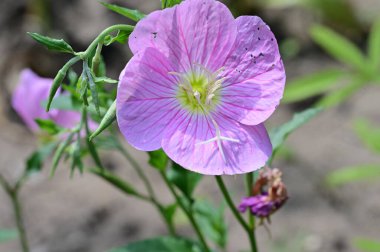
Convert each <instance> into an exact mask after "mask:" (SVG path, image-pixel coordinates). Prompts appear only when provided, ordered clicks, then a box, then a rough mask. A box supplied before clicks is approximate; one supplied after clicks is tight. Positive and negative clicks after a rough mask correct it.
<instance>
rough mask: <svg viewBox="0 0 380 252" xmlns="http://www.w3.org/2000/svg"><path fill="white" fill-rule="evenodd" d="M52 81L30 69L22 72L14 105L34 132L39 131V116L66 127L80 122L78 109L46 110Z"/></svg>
mask: <svg viewBox="0 0 380 252" xmlns="http://www.w3.org/2000/svg"><path fill="white" fill-rule="evenodd" d="M52 83H53V79H49V78H42V77H40V76H38V75H37V74H35V73H34V72H33V71H32V70H30V69H24V70H23V71H22V72H21V75H20V81H19V84H18V86H17V88H16V90H15V91H14V93H13V96H12V107H13V108H14V110H16V112H17V113H18V114H19V116H20V117H21V119H22V120H23V121H24V122H25V124H26V125H27V126H28V128H29V129H31V130H32V131H33V132H38V131H39V127H38V124H37V123H36V122H35V119H37V118H39V119H50V120H52V121H54V122H55V123H56V124H57V125H59V126H61V127H64V128H72V127H74V126H76V125H77V124H78V123H79V122H80V119H81V114H80V113H79V112H76V111H68V110H57V109H52V110H50V111H49V112H46V110H45V108H44V107H43V106H42V102H43V101H45V100H46V99H47V98H48V97H49V91H50V87H51V85H52ZM61 95H65V94H61ZM93 124H94V123H93V122H91V125H93Z"/></svg>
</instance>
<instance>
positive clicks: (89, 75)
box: [83, 61, 100, 115]
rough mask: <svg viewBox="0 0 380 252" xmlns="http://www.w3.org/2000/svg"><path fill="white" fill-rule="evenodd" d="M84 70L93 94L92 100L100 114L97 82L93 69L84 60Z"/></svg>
mask: <svg viewBox="0 0 380 252" xmlns="http://www.w3.org/2000/svg"><path fill="white" fill-rule="evenodd" d="M83 71H84V73H85V78H86V80H87V81H88V84H89V87H90V91H91V96H92V102H93V103H94V105H95V109H96V112H97V113H98V115H100V108H99V107H100V102H99V95H98V90H97V86H96V83H95V81H94V78H93V76H92V73H91V70H90V68H89V67H88V64H87V62H86V61H83Z"/></svg>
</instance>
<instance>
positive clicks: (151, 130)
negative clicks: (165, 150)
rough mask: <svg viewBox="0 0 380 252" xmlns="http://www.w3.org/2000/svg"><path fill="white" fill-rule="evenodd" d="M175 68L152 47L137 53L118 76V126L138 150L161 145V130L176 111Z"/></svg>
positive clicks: (177, 108) (151, 148)
mask: <svg viewBox="0 0 380 252" xmlns="http://www.w3.org/2000/svg"><path fill="white" fill-rule="evenodd" d="M173 69H176V68H175V67H174V66H171V65H170V62H169V61H168V60H167V59H166V57H165V56H164V55H163V54H162V53H160V52H159V51H158V50H156V49H154V48H147V49H146V50H145V51H143V52H141V53H138V54H136V55H135V56H133V58H132V59H131V60H130V61H129V63H128V64H127V66H126V67H125V69H124V70H123V72H122V73H121V75H120V82H119V86H118V93H117V98H116V99H117V101H116V106H117V107H116V109H117V121H118V124H119V128H120V130H121V132H122V133H123V135H124V137H125V138H126V139H127V141H128V142H129V143H130V144H131V145H132V146H134V147H135V148H137V149H139V150H144V151H152V150H156V149H159V148H161V139H162V133H163V131H164V129H165V127H166V126H167V124H168V122H169V121H170V119H171V118H172V117H173V116H174V114H175V113H176V112H178V110H179V102H178V100H177V99H176V97H175V90H176V88H177V84H176V83H177V82H178V80H177V78H178V77H176V76H173V75H170V74H169V72H170V71H172V70H173Z"/></svg>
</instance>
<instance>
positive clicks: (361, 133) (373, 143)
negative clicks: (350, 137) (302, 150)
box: [354, 119, 380, 153]
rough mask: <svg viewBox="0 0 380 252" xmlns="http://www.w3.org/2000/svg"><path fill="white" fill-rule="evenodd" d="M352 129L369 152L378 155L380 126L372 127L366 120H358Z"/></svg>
mask: <svg viewBox="0 0 380 252" xmlns="http://www.w3.org/2000/svg"><path fill="white" fill-rule="evenodd" d="M354 129H355V132H356V134H357V135H358V137H359V138H360V140H362V142H363V143H364V144H365V145H366V146H367V147H368V148H369V149H370V150H372V151H374V152H376V153H380V126H379V127H374V126H372V125H371V124H370V123H369V122H368V121H367V120H365V119H360V120H356V122H355V127H354Z"/></svg>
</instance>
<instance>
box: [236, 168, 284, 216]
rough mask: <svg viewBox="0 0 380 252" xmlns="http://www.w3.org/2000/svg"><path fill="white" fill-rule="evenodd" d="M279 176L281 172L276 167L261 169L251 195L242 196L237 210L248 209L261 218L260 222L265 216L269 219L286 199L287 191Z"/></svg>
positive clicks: (243, 210)
mask: <svg viewBox="0 0 380 252" xmlns="http://www.w3.org/2000/svg"><path fill="white" fill-rule="evenodd" d="M281 177H282V173H281V171H280V170H279V169H277V168H274V169H270V168H268V167H266V168H264V169H263V170H261V171H260V176H259V178H258V179H257V181H256V183H255V185H254V188H253V193H252V194H253V196H252V197H246V198H243V200H242V202H241V204H240V205H239V210H240V211H241V212H245V211H246V210H247V209H250V211H251V213H252V214H253V215H255V216H257V217H259V218H261V222H263V220H264V219H265V218H266V219H268V220H269V217H270V216H271V215H272V214H273V213H274V212H276V211H277V210H278V209H279V208H281V207H282V206H283V205H284V204H285V202H286V201H287V200H288V193H287V190H286V187H285V184H284V183H283V182H282V178H281Z"/></svg>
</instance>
